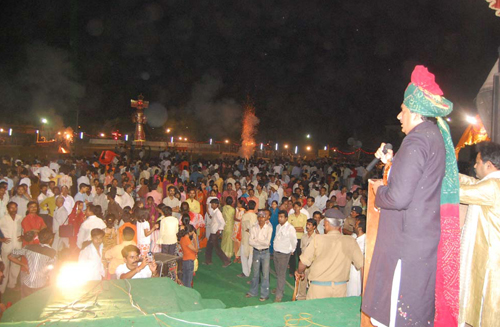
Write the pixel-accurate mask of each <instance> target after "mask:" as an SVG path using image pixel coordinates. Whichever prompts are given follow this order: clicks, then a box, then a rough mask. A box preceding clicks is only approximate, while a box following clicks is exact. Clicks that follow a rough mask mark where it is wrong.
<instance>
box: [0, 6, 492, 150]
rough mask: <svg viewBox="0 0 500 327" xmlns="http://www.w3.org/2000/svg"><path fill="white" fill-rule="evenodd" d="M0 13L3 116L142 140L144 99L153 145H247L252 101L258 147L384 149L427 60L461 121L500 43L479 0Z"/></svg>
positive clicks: (27, 8)
mask: <svg viewBox="0 0 500 327" xmlns="http://www.w3.org/2000/svg"><path fill="white" fill-rule="evenodd" d="M2 11H3V15H2V17H3V18H2V22H1V24H2V25H3V26H2V32H1V33H0V37H1V41H2V47H0V96H1V98H2V101H1V104H0V108H1V111H2V120H3V121H4V122H7V123H27V124H32V125H35V126H36V125H39V121H40V119H41V117H48V118H49V121H50V123H51V124H54V125H56V124H61V125H64V126H72V127H75V126H76V117H77V111H79V125H80V126H81V127H82V130H83V131H85V132H88V133H94V134H97V133H99V132H102V131H103V132H107V133H109V132H110V131H111V130H112V129H116V128H119V129H120V131H122V132H123V133H125V132H129V133H130V132H131V131H133V128H134V125H133V123H132V122H131V120H130V119H131V115H132V113H133V109H131V108H130V99H131V98H136V97H137V95H138V94H139V93H143V94H144V96H145V98H146V100H149V101H150V103H151V104H152V105H153V106H152V110H151V112H150V113H148V115H149V118H150V122H151V124H150V126H148V127H147V129H146V133H147V135H150V136H151V135H157V136H158V135H165V134H164V128H166V127H172V128H173V133H174V135H183V136H186V137H189V138H190V139H197V140H200V141H201V140H208V138H210V137H213V138H215V139H224V138H230V139H231V140H233V141H234V142H238V141H239V134H240V131H241V117H242V113H243V106H244V104H245V102H246V101H248V100H247V99H249V100H250V101H251V102H253V104H254V105H255V108H256V114H257V116H258V117H259V119H260V125H259V127H258V133H257V135H256V140H257V142H267V141H271V142H275V141H278V142H290V143H291V144H293V143H294V142H295V143H296V142H305V141H306V140H305V135H306V134H308V133H310V134H311V135H312V139H311V141H310V142H315V143H316V145H318V146H320V145H321V146H322V145H326V144H330V145H331V146H339V147H341V148H344V149H348V146H347V142H346V141H347V139H348V138H349V137H355V138H357V139H359V140H361V141H362V142H363V148H366V149H373V148H375V146H376V145H377V144H378V143H379V142H381V141H388V140H386V138H387V137H389V136H388V135H387V134H385V127H384V126H385V125H391V124H399V123H398V121H397V120H396V118H395V117H396V115H397V113H398V112H399V107H400V104H401V102H402V97H403V92H404V89H405V87H406V86H407V84H408V83H409V81H410V75H411V72H412V70H413V68H414V66H415V65H416V64H423V65H425V66H427V67H429V70H430V71H431V72H433V73H435V74H436V78H437V82H438V83H439V84H440V85H441V88H442V89H443V91H444V93H445V96H446V97H447V98H449V99H450V100H451V101H453V102H454V104H455V113H454V114H452V118H453V121H460V120H461V119H462V116H463V115H464V114H465V113H473V112H474V107H473V100H474V97H475V96H476V94H477V92H478V90H479V88H480V87H481V85H482V83H483V82H484V80H485V78H486V76H487V74H488V73H489V71H490V69H491V68H492V66H493V64H494V61H495V60H496V58H497V57H498V51H497V48H498V46H500V18H499V17H496V16H495V14H494V11H493V10H491V9H489V8H488V4H487V2H486V1H481V0H467V1H458V0H455V1H448V0H447V1H436V0H434V1H432V0H415V1H402V0H380V1H311V0H308V1H270V0H263V1H259V0H252V1H222V0H217V1H203V0H197V1H185V0H164V1H145V0H120V1H102V0H100V1H96V0H85V1H82V0H80V1H77V0H51V1H17V2H14V1H11V2H9V3H3V8H2ZM162 108H166V110H167V112H168V119H167V121H166V122H165V121H164V120H163V119H161V116H162V110H163V109H162ZM7 112H9V113H12V114H6V113H7ZM162 123H164V124H163V125H162ZM452 124H453V123H452ZM153 127H156V128H155V129H153ZM389 141H390V140H389Z"/></svg>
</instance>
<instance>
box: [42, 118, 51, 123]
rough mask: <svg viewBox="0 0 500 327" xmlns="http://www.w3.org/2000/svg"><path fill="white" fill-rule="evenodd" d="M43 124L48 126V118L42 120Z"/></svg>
mask: <svg viewBox="0 0 500 327" xmlns="http://www.w3.org/2000/svg"><path fill="white" fill-rule="evenodd" d="M41 122H42V124H47V123H48V122H49V121H48V120H47V118H42V119H41Z"/></svg>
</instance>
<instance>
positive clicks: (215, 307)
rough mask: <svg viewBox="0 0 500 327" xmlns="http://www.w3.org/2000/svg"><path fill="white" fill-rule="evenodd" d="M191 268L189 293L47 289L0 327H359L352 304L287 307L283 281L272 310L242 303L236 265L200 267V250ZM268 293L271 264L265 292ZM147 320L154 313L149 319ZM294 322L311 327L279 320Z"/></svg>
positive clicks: (160, 286) (115, 283)
mask: <svg viewBox="0 0 500 327" xmlns="http://www.w3.org/2000/svg"><path fill="white" fill-rule="evenodd" d="M199 261H200V265H199V270H198V272H196V276H195V277H194V289H189V288H186V287H183V286H179V285H177V284H176V283H175V282H173V281H171V280H170V279H168V278H153V279H135V280H129V281H128V282H129V283H130V284H128V283H127V281H125V280H110V281H103V282H91V283H88V284H87V285H85V286H84V287H82V288H80V289H74V290H71V289H66V290H60V289H58V288H57V286H55V285H54V286H50V287H48V288H46V289H43V290H41V291H39V292H37V293H35V294H33V295H31V296H29V297H27V298H25V299H23V300H20V301H17V302H16V303H15V304H14V305H13V306H12V307H11V308H9V309H8V310H7V311H6V312H5V314H4V316H3V318H2V326H30V327H31V326H66V325H68V326H89V327H94V326H103V327H104V326H106V327H108V326H109V327H114V326H116V327H118V326H171V327H176V326H200V325H196V324H194V325H193V324H191V323H187V322H181V321H176V320H174V319H171V318H177V319H181V320H185V321H188V322H198V323H203V324H208V325H213V326H254V327H256V326H263V327H267V326H295V327H302V326H317V327H321V326H329V327H350V326H352V327H358V326H359V325H360V319H361V318H360V304H361V298H359V297H350V298H339V299H323V300H312V301H298V302H291V298H292V293H293V283H294V282H293V279H292V278H291V277H287V285H286V287H285V294H284V296H283V302H281V303H273V300H274V295H272V294H270V298H269V300H267V301H265V302H260V301H259V299H258V297H253V298H246V297H245V294H246V292H248V290H249V288H250V285H248V284H247V281H248V280H249V279H248V278H239V277H237V276H236V275H237V274H239V273H241V264H234V263H233V264H231V265H230V266H229V267H227V268H223V267H222V262H221V261H220V260H219V258H218V257H217V256H214V258H213V265H210V266H206V265H202V264H201V263H202V262H203V261H204V249H203V250H202V251H201V252H200V254H199ZM275 287H276V277H275V276H274V269H273V263H272V260H271V278H270V288H271V289H273V288H275ZM129 288H131V292H130V293H131V295H132V299H133V302H134V304H137V305H138V307H140V309H141V310H142V311H143V312H144V313H142V312H141V311H140V310H138V309H137V308H135V307H133V306H132V305H131V303H130V297H129V295H128V291H129ZM6 295H7V296H6V299H4V301H6V300H9V301H16V300H17V298H18V294H17V292H16V293H13V294H9V293H7V294H6ZM154 313H161V314H157V315H156V318H155V316H154V315H153V314H154ZM164 314H166V315H168V316H170V317H171V318H169V317H167V316H165V315H164ZM310 315H311V316H310ZM301 316H302V318H310V319H311V321H312V322H313V323H314V324H311V322H309V321H307V320H300V321H297V320H291V321H288V323H287V321H286V320H287V319H299V318H300V317H301ZM157 319H160V320H161V321H162V322H159V321H157ZM315 324H319V325H315Z"/></svg>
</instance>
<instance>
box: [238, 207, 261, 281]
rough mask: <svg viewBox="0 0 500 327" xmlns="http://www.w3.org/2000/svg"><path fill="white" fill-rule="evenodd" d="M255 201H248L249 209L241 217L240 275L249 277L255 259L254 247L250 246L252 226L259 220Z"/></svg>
mask: <svg viewBox="0 0 500 327" xmlns="http://www.w3.org/2000/svg"><path fill="white" fill-rule="evenodd" d="M255 206H256V203H255V201H252V200H250V201H248V209H249V210H248V211H247V212H246V213H245V214H244V215H243V217H242V218H241V247H240V258H241V269H242V271H243V273H242V274H240V275H238V276H240V277H249V276H250V271H251V270H252V261H253V248H252V246H250V243H249V241H250V228H251V227H252V226H253V225H255V223H256V222H257V215H256V214H255V211H254V210H255V209H256V208H255Z"/></svg>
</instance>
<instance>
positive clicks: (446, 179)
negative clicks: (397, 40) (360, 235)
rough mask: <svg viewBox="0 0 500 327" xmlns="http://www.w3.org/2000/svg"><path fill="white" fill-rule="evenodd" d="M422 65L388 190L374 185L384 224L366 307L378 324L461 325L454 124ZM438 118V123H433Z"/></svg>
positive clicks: (404, 111)
mask: <svg viewBox="0 0 500 327" xmlns="http://www.w3.org/2000/svg"><path fill="white" fill-rule="evenodd" d="M442 94H443V92H442V91H441V89H440V88H439V86H438V85H437V84H436V82H435V81H434V75H433V74H431V73H429V71H428V70H427V68H425V67H423V66H416V67H415V70H414V71H413V73H412V76H411V83H410V84H409V85H408V87H407V88H406V91H405V95H404V101H403V104H402V105H401V112H400V113H399V115H398V117H397V118H398V120H399V121H400V122H401V127H402V131H403V133H405V134H406V137H405V139H404V140H403V143H402V144H401V147H400V148H399V151H398V153H397V155H395V156H394V158H393V153H392V150H388V151H387V154H384V152H383V148H384V146H385V145H384V144H382V146H381V148H380V149H379V150H378V151H377V153H376V154H375V156H376V157H378V158H380V159H381V160H382V161H383V162H384V163H386V162H387V161H391V159H392V166H391V170H390V172H389V177H388V182H387V185H382V183H381V182H374V183H373V188H374V189H375V191H376V199H375V205H376V206H377V207H378V208H379V209H380V222H379V227H378V234H377V240H376V243H375V248H374V253H373V258H372V262H371V266H370V271H369V274H368V280H367V283H366V289H365V294H364V298H363V304H362V310H363V311H364V312H365V313H366V314H367V315H368V316H370V317H371V319H372V320H371V321H372V323H373V324H374V325H376V326H456V325H457V316H458V292H459V285H458V269H459V260H460V255H459V250H460V224H459V219H458V200H459V197H458V196H459V184H458V170H457V164H456V160H455V156H454V149H453V143H452V141H451V136H450V132H449V127H448V125H447V124H446V122H445V120H444V119H443V117H445V116H447V115H448V114H450V113H451V111H452V110H453V104H452V103H451V102H450V101H448V100H447V99H445V98H444V97H443V96H442ZM434 118H435V120H436V123H435V122H434Z"/></svg>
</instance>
